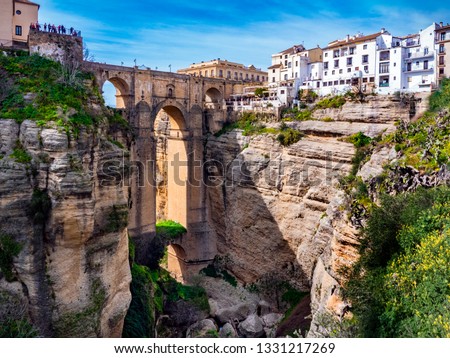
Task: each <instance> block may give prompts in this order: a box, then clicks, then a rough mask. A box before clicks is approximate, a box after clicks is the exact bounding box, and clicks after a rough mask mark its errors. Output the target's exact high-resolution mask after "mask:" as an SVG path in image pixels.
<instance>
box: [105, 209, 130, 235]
mask: <svg viewBox="0 0 450 358" xmlns="http://www.w3.org/2000/svg"><path fill="white" fill-rule="evenodd" d="M127 225H128V208H127V207H126V206H125V205H120V206H117V205H113V206H112V208H111V209H110V211H109V213H108V220H107V225H106V232H118V231H120V230H122V229H125V228H126V227H127Z"/></svg>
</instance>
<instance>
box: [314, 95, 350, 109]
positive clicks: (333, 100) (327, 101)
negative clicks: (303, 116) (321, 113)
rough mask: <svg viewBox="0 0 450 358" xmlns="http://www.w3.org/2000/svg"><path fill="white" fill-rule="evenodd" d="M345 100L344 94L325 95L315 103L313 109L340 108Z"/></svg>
mask: <svg viewBox="0 0 450 358" xmlns="http://www.w3.org/2000/svg"><path fill="white" fill-rule="evenodd" d="M345 102H346V100H345V97H344V96H334V97H326V98H323V99H321V100H320V101H319V102H317V103H316V105H315V109H326V108H341V107H342V106H343V105H344V104H345Z"/></svg>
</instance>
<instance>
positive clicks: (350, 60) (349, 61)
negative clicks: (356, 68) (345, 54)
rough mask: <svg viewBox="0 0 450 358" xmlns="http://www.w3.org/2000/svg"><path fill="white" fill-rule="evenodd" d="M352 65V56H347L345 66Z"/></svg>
mask: <svg viewBox="0 0 450 358" xmlns="http://www.w3.org/2000/svg"><path fill="white" fill-rule="evenodd" d="M351 65H353V57H349V58H347V66H351Z"/></svg>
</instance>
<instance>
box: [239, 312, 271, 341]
mask: <svg viewBox="0 0 450 358" xmlns="http://www.w3.org/2000/svg"><path fill="white" fill-rule="evenodd" d="M238 329H239V333H240V334H241V335H242V336H244V337H246V338H260V337H263V336H264V335H265V331H264V327H263V322H262V320H261V318H259V317H258V316H257V315H251V316H248V317H247V319H246V320H245V321H243V322H241V323H240V324H239V326H238Z"/></svg>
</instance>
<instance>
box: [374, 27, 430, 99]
mask: <svg viewBox="0 0 450 358" xmlns="http://www.w3.org/2000/svg"><path fill="white" fill-rule="evenodd" d="M436 26H437V25H436V24H432V25H431V26H429V27H427V28H426V29H424V30H421V31H420V32H419V33H418V34H414V35H408V36H404V37H392V40H391V43H390V44H389V43H386V44H385V46H383V47H380V48H379V49H378V54H377V60H378V66H377V76H376V78H377V79H376V83H377V92H378V93H382V94H388V93H394V92H396V91H400V92H429V91H431V90H432V89H433V88H434V87H435V85H436V70H435V68H436V66H435V40H434V39H435V29H436Z"/></svg>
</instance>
